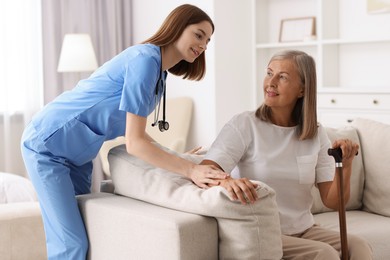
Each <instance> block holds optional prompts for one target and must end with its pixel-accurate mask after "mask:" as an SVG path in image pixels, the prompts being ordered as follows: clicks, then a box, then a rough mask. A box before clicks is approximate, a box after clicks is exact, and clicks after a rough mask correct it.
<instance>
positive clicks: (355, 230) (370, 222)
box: [314, 210, 390, 260]
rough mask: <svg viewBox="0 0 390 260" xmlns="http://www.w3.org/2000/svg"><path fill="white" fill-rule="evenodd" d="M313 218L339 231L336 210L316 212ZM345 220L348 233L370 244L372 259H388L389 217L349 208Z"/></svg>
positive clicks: (320, 223)
mask: <svg viewBox="0 0 390 260" xmlns="http://www.w3.org/2000/svg"><path fill="white" fill-rule="evenodd" d="M314 219H315V221H316V223H318V224H319V225H321V226H322V227H325V228H328V229H332V230H335V231H339V216H338V213H337V212H326V213H322V214H316V215H315V216H314ZM346 221H347V232H348V234H354V235H357V236H359V237H361V238H364V239H365V240H367V242H368V243H369V244H370V245H371V247H372V252H373V259H377V260H385V259H389V256H390V247H389V245H390V236H389V234H390V218H388V217H384V216H380V215H376V214H372V213H368V212H365V211H363V210H351V211H347V213H346Z"/></svg>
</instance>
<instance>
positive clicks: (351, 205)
mask: <svg viewBox="0 0 390 260" xmlns="http://www.w3.org/2000/svg"><path fill="white" fill-rule="evenodd" d="M326 132H327V134H328V137H329V139H330V141H331V143H333V141H335V140H336V139H345V138H347V139H350V140H352V141H353V142H356V143H357V144H359V146H360V147H361V144H360V141H359V136H358V134H357V131H356V129H355V128H353V127H350V126H346V127H341V128H329V127H327V128H326ZM360 150H361V149H360ZM350 185H351V196H350V199H349V201H348V203H347V205H346V209H347V210H353V209H360V208H361V207H362V199H363V186H364V167H363V160H362V152H361V151H360V152H359V154H358V155H357V156H356V157H355V158H354V160H353V162H352V176H351V184H350ZM312 194H313V196H314V203H313V206H312V213H321V212H327V211H333V210H331V209H329V208H327V207H325V205H324V204H323V203H322V201H321V197H320V193H319V191H318V189H317V187H313V189H312Z"/></svg>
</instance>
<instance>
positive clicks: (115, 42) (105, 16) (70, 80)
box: [0, 0, 132, 104]
mask: <svg viewBox="0 0 390 260" xmlns="http://www.w3.org/2000/svg"><path fill="white" fill-rule="evenodd" d="M0 1H1V0H0ZM131 5H132V1H131V0H55V1H53V0H42V19H43V20H42V26H43V47H44V50H45V51H44V53H43V66H44V102H45V104H46V103H48V102H50V101H52V100H53V99H54V98H55V97H56V96H58V95H59V94H61V93H62V92H63V91H65V90H69V89H71V88H73V87H74V86H75V85H76V84H77V82H78V80H80V78H86V77H88V76H89V74H90V73H81V74H78V73H59V72H57V66H58V59H59V55H60V50H61V44H62V41H63V38H64V35H65V34H67V33H88V34H89V35H91V38H92V44H93V47H94V49H95V53H96V56H97V60H98V65H102V64H103V63H104V62H106V61H108V60H109V59H111V58H112V57H114V56H115V55H116V54H118V53H119V52H121V51H122V50H124V49H126V48H127V47H129V46H130V45H131V44H132V33H131V29H132V27H131V26H132V25H131V20H132V18H131V17H132V14H131Z"/></svg>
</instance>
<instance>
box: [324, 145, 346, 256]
mask: <svg viewBox="0 0 390 260" xmlns="http://www.w3.org/2000/svg"><path fill="white" fill-rule="evenodd" d="M328 154H329V155H331V156H333V157H334V159H335V161H336V169H337V173H338V175H339V187H338V195H339V208H338V210H339V225H340V241H341V260H348V259H349V252H348V240H347V222H346V219H345V202H344V178H343V163H342V158H343V155H342V151H341V148H335V149H328Z"/></svg>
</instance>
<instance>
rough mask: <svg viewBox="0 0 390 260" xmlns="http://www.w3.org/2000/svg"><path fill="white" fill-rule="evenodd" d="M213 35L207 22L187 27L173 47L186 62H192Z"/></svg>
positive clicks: (205, 47)
mask: <svg viewBox="0 0 390 260" xmlns="http://www.w3.org/2000/svg"><path fill="white" fill-rule="evenodd" d="M212 34H213V28H212V27H211V24H210V23H209V22H207V21H203V22H200V23H197V24H191V25H189V26H187V27H186V28H185V29H184V31H183V33H182V34H181V36H180V37H179V39H178V40H177V41H176V42H175V44H174V45H175V47H176V49H177V50H178V52H179V53H180V55H181V56H182V59H183V60H185V61H187V62H190V63H192V62H194V60H195V59H196V58H198V57H199V55H201V54H202V53H203V52H204V51H205V50H206V49H207V44H208V43H209V41H210V37H211V35H212Z"/></svg>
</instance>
